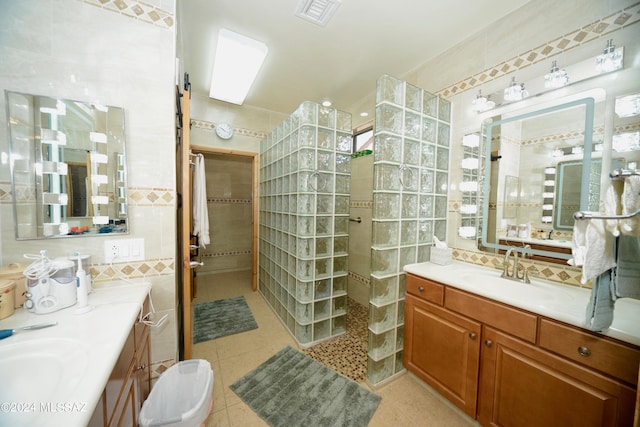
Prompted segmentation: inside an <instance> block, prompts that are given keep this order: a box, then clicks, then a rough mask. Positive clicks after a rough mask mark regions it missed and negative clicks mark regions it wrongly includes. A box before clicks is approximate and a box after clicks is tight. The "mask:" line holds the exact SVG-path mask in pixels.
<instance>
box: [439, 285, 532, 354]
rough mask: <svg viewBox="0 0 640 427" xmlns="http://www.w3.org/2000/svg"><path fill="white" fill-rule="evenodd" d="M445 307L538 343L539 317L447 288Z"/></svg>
mask: <svg viewBox="0 0 640 427" xmlns="http://www.w3.org/2000/svg"><path fill="white" fill-rule="evenodd" d="M444 306H445V307H446V308H448V309H450V310H453V311H456V312H458V313H460V314H463V315H465V316H469V317H471V318H472V319H475V320H478V321H480V322H482V323H484V324H485V325H489V326H493V327H495V328H497V329H500V330H502V331H504V332H507V333H510V334H511V335H514V336H516V337H518V338H520V339H523V340H526V341H529V342H531V343H535V342H536V328H537V323H538V316H536V315H535V314H531V313H527V312H525V311H522V310H518V309H517V308H513V307H509V306H507V305H504V304H501V303H498V302H493V301H490V300H488V299H485V298H482V297H479V296H476V295H472V294H469V293H467V292H464V291H461V290H458V289H454V288H450V287H447V288H446V291H445V302H444Z"/></svg>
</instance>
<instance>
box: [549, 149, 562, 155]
mask: <svg viewBox="0 0 640 427" xmlns="http://www.w3.org/2000/svg"><path fill="white" fill-rule="evenodd" d="M562 156H564V150H563V149H562V148H556V149H555V150H553V151H552V152H551V157H562Z"/></svg>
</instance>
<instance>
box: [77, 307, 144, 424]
mask: <svg viewBox="0 0 640 427" xmlns="http://www.w3.org/2000/svg"><path fill="white" fill-rule="evenodd" d="M148 304H149V299H148V297H147V299H146V300H145V303H144V305H143V308H142V310H141V311H142V313H145V314H146V313H148V312H149V310H148ZM140 318H141V316H138V319H140ZM150 357H151V353H150V337H149V326H148V325H146V324H144V323H142V322H140V321H139V320H136V323H135V324H134V326H133V327H132V328H131V331H130V333H129V336H128V337H127V340H126V342H125V344H124V346H123V347H122V351H121V352H120V356H119V357H118V360H117V361H116V364H115V366H114V368H113V370H112V371H111V376H110V377H109V381H108V382H107V385H106V386H105V389H104V391H103V393H102V396H101V397H100V400H99V401H98V404H97V406H96V409H95V411H94V413H93V416H92V418H91V421H90V422H89V426H91V427H94V426H95V427H112V426H137V425H138V413H139V411H140V408H141V407H142V403H143V402H144V401H145V399H146V398H147V397H148V396H149V392H150V390H151V369H150V365H151V363H150Z"/></svg>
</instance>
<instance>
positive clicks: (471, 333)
mask: <svg viewBox="0 0 640 427" xmlns="http://www.w3.org/2000/svg"><path fill="white" fill-rule="evenodd" d="M476 337H477V335H476V333H475V332H469V338H471V339H472V340H475V339H476Z"/></svg>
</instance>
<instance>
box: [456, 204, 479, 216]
mask: <svg viewBox="0 0 640 427" xmlns="http://www.w3.org/2000/svg"><path fill="white" fill-rule="evenodd" d="M460 213H461V214H463V215H475V214H476V213H478V206H477V205H460Z"/></svg>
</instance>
